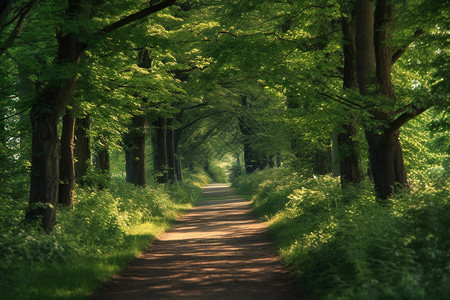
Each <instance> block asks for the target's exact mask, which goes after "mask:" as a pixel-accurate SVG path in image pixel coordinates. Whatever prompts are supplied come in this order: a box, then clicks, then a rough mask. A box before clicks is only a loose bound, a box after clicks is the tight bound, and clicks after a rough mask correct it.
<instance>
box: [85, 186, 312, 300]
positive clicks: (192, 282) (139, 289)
mask: <svg viewBox="0 0 450 300" xmlns="http://www.w3.org/2000/svg"><path fill="white" fill-rule="evenodd" d="M304 298H305V297H304V296H302V294H301V292H300V291H299V290H298V289H296V288H295V287H294V284H293V283H292V280H291V278H290V277H289V274H288V272H287V271H286V270H285V269H283V267H282V265H281V263H280V260H279V258H278V257H277V256H276V255H275V252H274V248H273V245H272V244H271V242H270V240H269V238H268V236H267V226H266V225H265V224H264V223H262V222H260V221H259V220H257V218H256V217H255V216H254V215H253V214H252V213H251V210H250V205H249V202H248V201H247V200H246V199H243V198H241V197H239V196H237V195H236V194H235V193H234V192H233V190H232V189H231V188H230V187H229V186H228V185H226V184H210V185H207V186H205V187H204V188H203V201H200V202H199V203H198V204H197V206H195V207H194V208H193V209H192V210H191V211H189V212H188V213H186V214H185V215H183V216H182V217H181V218H180V219H179V220H178V221H177V222H175V224H174V228H173V229H172V230H170V231H169V232H167V233H165V234H164V235H162V236H161V237H160V238H159V239H158V240H157V241H155V242H154V243H153V245H152V246H151V247H150V248H149V249H148V250H147V251H146V252H144V253H143V254H142V255H141V256H140V257H139V258H138V259H136V260H134V261H133V262H132V263H131V264H130V265H129V266H128V267H127V268H126V269H125V270H124V271H123V272H122V273H120V274H119V275H118V276H116V277H115V278H114V279H113V280H111V281H110V282H108V283H106V284H105V285H104V286H103V288H102V289H101V290H100V291H98V292H97V293H95V294H94V295H93V297H92V299H105V300H106V299H108V300H110V299H214V300H217V299H233V300H236V299H277V300H282V299H304Z"/></svg>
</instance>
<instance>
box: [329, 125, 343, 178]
mask: <svg viewBox="0 0 450 300" xmlns="http://www.w3.org/2000/svg"><path fill="white" fill-rule="evenodd" d="M340 163H341V162H340V152H339V143H338V133H337V130H336V128H335V129H333V131H332V132H331V175H332V176H333V177H338V176H339V175H340V174H341V168H340Z"/></svg>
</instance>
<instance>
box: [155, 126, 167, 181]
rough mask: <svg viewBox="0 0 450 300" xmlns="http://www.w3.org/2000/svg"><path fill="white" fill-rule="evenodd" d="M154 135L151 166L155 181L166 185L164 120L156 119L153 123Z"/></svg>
mask: <svg viewBox="0 0 450 300" xmlns="http://www.w3.org/2000/svg"><path fill="white" fill-rule="evenodd" d="M153 126H154V127H155V131H156V134H155V136H154V137H153V139H152V142H153V165H154V169H155V172H156V180H157V181H158V182H159V183H167V182H168V180H169V178H168V176H167V165H168V162H167V148H166V147H167V142H166V119H165V118H163V117H158V118H157V119H156V120H155V122H153Z"/></svg>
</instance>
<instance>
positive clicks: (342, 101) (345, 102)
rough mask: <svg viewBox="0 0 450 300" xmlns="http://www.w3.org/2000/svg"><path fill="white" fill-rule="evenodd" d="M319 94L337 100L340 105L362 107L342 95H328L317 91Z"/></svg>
mask: <svg viewBox="0 0 450 300" xmlns="http://www.w3.org/2000/svg"><path fill="white" fill-rule="evenodd" d="M319 95H322V96H325V97H327V98H329V99H331V100H333V101H336V102H338V103H340V104H342V105H345V106H348V107H350V108H364V107H362V106H361V105H359V104H358V103H355V102H352V101H350V100H348V99H346V98H344V97H340V96H338V95H335V97H333V96H331V95H328V94H325V93H322V92H319Z"/></svg>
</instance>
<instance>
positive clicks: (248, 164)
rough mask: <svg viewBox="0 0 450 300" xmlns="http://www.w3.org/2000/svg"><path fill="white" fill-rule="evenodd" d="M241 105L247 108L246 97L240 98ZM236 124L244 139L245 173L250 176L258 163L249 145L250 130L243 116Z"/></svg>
mask: <svg viewBox="0 0 450 300" xmlns="http://www.w3.org/2000/svg"><path fill="white" fill-rule="evenodd" d="M241 104H242V107H243V108H244V109H245V107H247V106H248V105H247V96H244V95H242V96H241ZM238 122H239V129H240V131H241V133H242V136H243V139H244V142H243V144H244V164H245V172H246V173H247V174H251V173H253V172H255V171H256V170H257V169H258V167H259V162H258V159H257V157H256V155H255V152H254V151H253V149H252V147H251V144H250V136H251V130H250V127H249V126H248V124H247V122H246V120H245V117H244V116H243V115H241V116H239V118H238Z"/></svg>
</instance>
